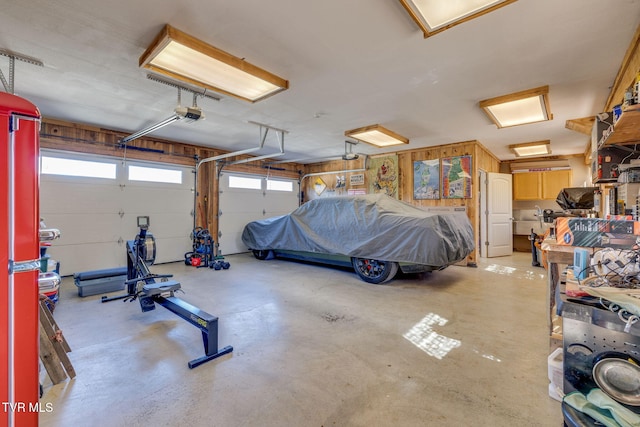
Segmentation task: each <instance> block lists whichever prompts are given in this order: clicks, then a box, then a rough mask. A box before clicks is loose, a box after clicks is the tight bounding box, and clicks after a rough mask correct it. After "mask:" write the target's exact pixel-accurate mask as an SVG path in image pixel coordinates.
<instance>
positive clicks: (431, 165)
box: [413, 159, 440, 200]
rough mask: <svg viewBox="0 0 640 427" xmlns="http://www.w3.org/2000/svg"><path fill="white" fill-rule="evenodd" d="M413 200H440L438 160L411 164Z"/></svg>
mask: <svg viewBox="0 0 640 427" xmlns="http://www.w3.org/2000/svg"><path fill="white" fill-rule="evenodd" d="M413 198H414V199H415V200H433V199H439V198H440V159H435V160H419V161H416V162H413Z"/></svg>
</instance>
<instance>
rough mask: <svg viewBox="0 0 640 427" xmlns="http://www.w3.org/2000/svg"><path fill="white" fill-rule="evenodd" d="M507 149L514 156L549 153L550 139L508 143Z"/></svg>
mask: <svg viewBox="0 0 640 427" xmlns="http://www.w3.org/2000/svg"><path fill="white" fill-rule="evenodd" d="M509 149H510V150H511V151H512V152H513V154H515V155H516V157H529V156H545V155H547V154H551V141H549V140H546V141H536V142H526V143H524V144H514V145H510V146H509Z"/></svg>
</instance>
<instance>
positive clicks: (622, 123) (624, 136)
mask: <svg viewBox="0 0 640 427" xmlns="http://www.w3.org/2000/svg"><path fill="white" fill-rule="evenodd" d="M633 143H640V104H636V105H631V106H629V107H627V108H626V109H625V110H623V112H622V114H621V115H620V118H619V119H618V121H616V122H615V123H614V124H613V127H612V128H611V132H610V133H609V134H608V135H607V136H606V137H603V138H602V140H601V142H600V144H598V145H599V146H608V145H625V144H633Z"/></svg>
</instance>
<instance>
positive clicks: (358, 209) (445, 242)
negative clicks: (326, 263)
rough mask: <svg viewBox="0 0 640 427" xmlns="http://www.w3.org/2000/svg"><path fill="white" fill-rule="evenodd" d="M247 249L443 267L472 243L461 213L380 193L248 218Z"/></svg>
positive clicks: (470, 248)
mask: <svg viewBox="0 0 640 427" xmlns="http://www.w3.org/2000/svg"><path fill="white" fill-rule="evenodd" d="M242 241H243V242H244V244H245V245H246V246H247V247H248V248H249V249H251V250H267V249H274V250H278V249H279V250H292V251H304V252H313V253H319V254H340V255H346V256H349V257H358V258H370V259H377V260H383V261H396V262H407V263H414V264H423V265H428V266H434V267H444V266H447V265H449V264H452V263H455V262H458V261H461V260H463V259H464V258H466V257H467V255H469V254H470V253H471V252H472V251H473V249H474V238H473V228H472V227H471V223H470V222H469V219H468V218H467V215H466V214H465V213H463V212H461V213H446V214H443V213H430V212H426V211H424V210H422V209H420V208H417V207H415V206H413V205H410V204H408V203H405V202H401V201H398V200H396V199H393V198H391V197H389V196H387V195H383V194H370V195H365V196H342V197H326V198H320V199H316V200H313V201H310V202H307V203H305V204H304V205H302V206H300V207H299V208H298V209H296V210H295V211H293V212H292V213H291V214H288V215H283V216H278V217H274V218H268V219H264V220H259V221H253V222H250V223H249V224H247V225H246V226H245V228H244V231H243V233H242Z"/></svg>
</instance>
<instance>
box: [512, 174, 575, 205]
mask: <svg viewBox="0 0 640 427" xmlns="http://www.w3.org/2000/svg"><path fill="white" fill-rule="evenodd" d="M571 178H572V176H571V170H557V171H541V172H521V173H514V174H513V200H555V199H556V197H557V196H558V193H559V192H560V191H561V190H562V189H563V188H567V187H571Z"/></svg>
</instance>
